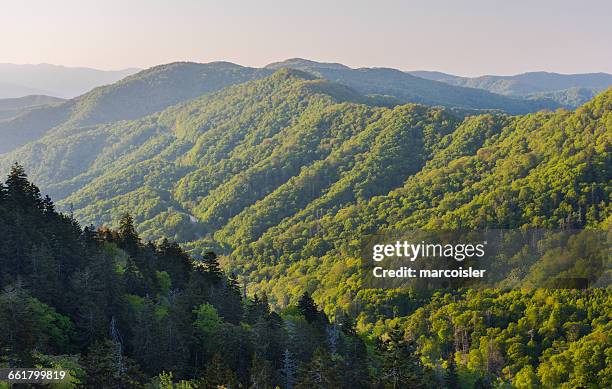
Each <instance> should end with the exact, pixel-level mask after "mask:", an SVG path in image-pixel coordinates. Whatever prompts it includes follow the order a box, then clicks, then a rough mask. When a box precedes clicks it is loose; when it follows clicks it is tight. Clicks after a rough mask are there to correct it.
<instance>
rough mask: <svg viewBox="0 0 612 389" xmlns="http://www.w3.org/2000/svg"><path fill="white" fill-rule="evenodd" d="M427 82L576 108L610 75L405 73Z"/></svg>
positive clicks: (608, 80) (607, 82) (604, 85)
mask: <svg viewBox="0 0 612 389" xmlns="http://www.w3.org/2000/svg"><path fill="white" fill-rule="evenodd" d="M408 73H410V74H412V75H414V76H417V77H421V78H426V79H428V80H435V81H441V82H444V83H447V84H450V85H457V86H465V87H470V88H478V89H484V90H488V91H489V92H493V93H498V94H501V95H507V96H521V97H527V98H549V99H552V100H554V101H556V102H558V103H560V104H561V105H563V106H565V107H571V108H576V107H578V106H580V105H582V104H584V103H585V102H586V101H588V100H590V99H591V98H592V97H593V96H595V95H596V94H597V93H599V92H601V91H603V90H605V89H607V88H608V87H610V86H612V74H607V73H585V74H559V73H549V72H529V73H522V74H516V75H513V76H493V75H490V76H481V77H459V76H454V75H452V74H446V73H441V72H429V71H413V72H408Z"/></svg>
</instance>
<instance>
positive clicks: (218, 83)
mask: <svg viewBox="0 0 612 389" xmlns="http://www.w3.org/2000/svg"><path fill="white" fill-rule="evenodd" d="M282 67H289V68H294V69H299V70H304V71H306V72H309V73H311V74H314V75H315V76H317V77H321V78H324V79H327V80H330V81H333V82H336V83H339V84H342V85H345V86H347V87H350V88H352V89H353V90H355V91H356V92H358V93H361V94H363V95H367V96H370V97H376V98H377V99H379V100H380V101H381V102H382V101H383V100H384V101H385V103H384V104H387V105H389V104H391V105H393V104H400V103H406V102H414V103H421V104H427V105H440V106H445V107H453V108H458V109H468V110H500V111H504V112H508V113H511V114H522V113H528V112H534V111H537V110H540V109H556V108H559V107H561V106H565V107H568V108H573V107H575V106H577V105H578V104H580V103H582V102H584V101H585V100H588V98H590V97H592V95H593V93H594V91H595V90H601V89H603V88H605V86H606V85H607V83H608V78H606V75H601V76H598V77H596V79H593V80H591V78H590V77H589V76H588V75H585V76H584V77H578V76H568V77H567V79H565V78H564V77H565V76H555V77H552V78H551V77H549V79H551V82H550V85H549V86H548V88H547V87H546V86H545V84H546V80H540V81H538V82H532V83H533V84H535V85H537V90H538V91H540V92H538V93H542V95H539V96H536V95H533V94H532V95H525V96H522V95H521V96H519V95H513V93H510V92H508V90H510V89H506V90H505V92H504V93H506V94H510V95H509V96H506V95H501V94H498V93H492V92H490V91H487V90H483V89H479V88H481V87H482V85H481V84H473V85H472V84H469V83H468V82H467V81H466V82H465V84H466V85H468V84H469V85H470V87H465V86H462V85H450V84H449V83H455V84H459V83H460V82H459V81H457V80H455V81H452V82H451V81H449V77H451V76H447V75H445V77H446V78H445V77H441V76H439V75H438V76H436V78H438V79H439V81H438V80H430V79H427V78H420V77H416V76H414V75H411V74H408V73H406V72H402V71H399V70H395V69H388V68H362V69H351V68H349V67H347V66H345V65H342V64H337V63H320V62H314V61H308V60H304V59H299V58H296V59H290V60H287V61H283V62H277V63H273V64H270V65H268V66H266V67H265V68H262V69H256V68H249V67H243V66H240V65H235V64H231V63H227V62H213V63H208V64H199V63H188V62H178V63H173V64H167V65H160V66H156V67H153V68H151V69H147V70H144V71H141V72H138V73H137V74H134V75H132V76H128V77H126V78H124V79H122V80H120V81H117V82H114V83H112V84H110V85H105V86H101V87H98V88H95V89H93V90H91V91H89V92H87V93H85V94H83V95H81V96H79V97H76V98H74V99H71V100H68V101H66V102H64V103H62V104H54V105H52V106H39V107H29V108H33V109H27V110H20V111H12V112H11V113H10V114H9V113H6V114H0V115H2V116H0V136H2V140H3V142H1V143H0V153H5V152H8V151H11V150H13V149H15V148H16V147H19V146H22V145H24V144H26V143H28V142H31V141H34V140H36V139H39V138H40V137H41V136H44V134H46V133H47V131H49V130H50V129H52V128H55V127H62V128H67V127H70V128H74V127H79V126H85V125H95V124H101V123H112V122H115V121H118V120H127V119H135V118H139V117H142V116H145V115H148V114H151V113H153V112H156V111H160V110H162V109H164V108H166V107H168V106H170V105H173V104H176V103H178V102H181V101H186V100H189V99H192V98H196V97H198V96H200V95H203V94H206V93H211V92H214V91H217V90H220V89H222V88H224V87H227V86H230V85H234V84H238V83H242V82H246V81H249V80H253V79H258V78H262V77H266V76H268V75H270V74H272V72H273V71H274V70H276V69H279V68H282ZM133 71H135V70H134V69H128V70H126V71H123V72H101V71H94V70H92V69H81V68H65V67H58V66H53V65H24V66H23V67H22V66H21V65H19V66H17V65H7V64H4V65H0V81H1V77H2V74H4V75H5V77H8V76H7V75H10V78H11V80H13V81H14V80H17V81H20V80H21V81H25V80H29V82H30V84H31V85H33V86H36V87H38V88H46V89H49V88H55V87H57V86H62V87H65V88H68V89H71V90H73V93H76V90H77V89H78V88H81V89H84V88H86V85H85V84H87V82H89V84H88V85H90V84H91V83H92V82H94V81H95V82H96V83H104V82H106V81H108V82H109V83H110V82H112V81H113V80H114V79H116V78H120V77H122V75H123V74H126V73H130V72H133ZM3 72H4V73H3ZM419 74H420V73H419ZM421 76H423V77H425V76H427V77H428V78H433V76H432V75H426V74H421ZM531 78H533V77H531ZM531 78H529V79H531ZM589 80H590V81H589ZM483 85H484V84H483ZM571 85H575V88H574V89H571V90H562V91H556V90H555V88H558V87H566V86H571ZM585 85H586V86H589V87H590V88H592V89H588V90H586V89H584V86H585ZM594 85H595V87H593V86H594ZM471 86H477V87H478V88H472V87H471ZM498 89H499V88H498ZM532 89H533V88H532ZM66 90H67V89H66ZM496 90H497V89H496ZM572 91H573V92H572ZM0 92H1V88H0ZM534 93H535V92H534ZM572 93H573V94H572ZM63 94H64V95H69V93H63Z"/></svg>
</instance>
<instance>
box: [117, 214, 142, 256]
mask: <svg viewBox="0 0 612 389" xmlns="http://www.w3.org/2000/svg"><path fill="white" fill-rule="evenodd" d="M119 239H120V245H121V247H122V248H123V249H125V250H126V251H127V252H128V254H130V255H131V256H132V257H136V256H137V255H138V251H139V248H140V237H139V236H138V233H137V232H136V228H135V227H134V218H133V217H132V215H130V214H129V213H127V212H126V213H124V214H123V215H122V216H121V219H120V220H119Z"/></svg>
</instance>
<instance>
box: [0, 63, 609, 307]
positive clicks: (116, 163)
mask: <svg viewBox="0 0 612 389" xmlns="http://www.w3.org/2000/svg"><path fill="white" fill-rule="evenodd" d="M609 99H610V91H608V92H606V93H604V94H602V95H600V96H599V97H598V98H597V99H595V100H594V101H592V102H590V103H589V104H587V105H586V106H585V107H583V108H581V109H579V110H578V111H577V112H576V113H572V112H568V111H560V112H557V113H551V112H540V113H535V114H530V115H526V116H508V115H506V114H501V113H495V114H484V115H476V116H468V117H464V116H462V115H459V114H458V113H457V112H456V111H454V110H451V109H446V108H442V107H427V106H423V105H418V104H407V105H394V106H388V105H386V104H381V101H380V100H379V99H376V98H373V97H368V96H364V95H362V94H360V93H358V92H357V91H355V90H353V89H350V88H348V87H346V86H344V85H341V84H337V83H334V82H330V81H327V80H323V79H319V78H316V77H314V76H313V75H311V74H310V73H305V72H302V71H297V70H287V69H283V70H279V71H277V72H276V73H274V74H273V75H272V76H269V77H266V78H264V79H258V80H254V81H249V82H247V83H242V84H238V85H234V86H231V87H228V88H225V89H222V90H220V91H218V92H215V93H212V94H209V95H205V96H202V97H199V98H196V99H194V100H192V101H189V102H187V103H180V104H178V105H175V106H172V107H169V108H167V109H165V110H163V111H161V112H159V113H155V114H152V115H149V116H146V117H144V118H141V119H136V120H132V121H120V122H115V123H110V124H102V125H90V126H83V127H78V128H66V129H63V128H59V129H54V130H53V131H51V132H49V133H48V134H47V135H46V136H45V137H43V138H41V139H40V140H39V141H36V142H33V143H30V144H29V145H27V146H26V147H24V148H21V149H19V150H17V151H15V152H12V153H9V154H7V155H5V156H3V157H2V158H0V166H2V168H4V169H7V168H8V166H9V165H10V164H11V163H12V162H13V161H21V162H23V163H24V164H25V165H26V167H27V168H28V169H29V170H30V172H31V175H32V177H34V178H35V179H36V180H38V181H39V182H40V183H41V185H42V186H43V188H44V190H45V191H46V192H49V193H50V194H52V195H53V196H54V197H55V198H57V199H58V200H61V201H60V205H62V206H63V207H65V209H67V208H70V209H72V210H73V212H74V215H75V216H76V217H77V218H79V220H81V221H82V222H84V223H87V224H89V223H93V224H96V225H100V224H110V225H114V224H115V223H116V221H117V220H118V217H119V216H120V215H121V213H123V212H125V211H128V210H129V211H130V212H132V213H133V215H134V217H135V219H136V222H137V225H138V226H139V229H140V231H141V232H142V233H143V235H144V237H145V238H147V239H157V238H159V237H162V236H170V237H173V238H174V239H176V240H179V241H183V242H187V241H194V240H195V241H199V243H196V244H195V246H194V247H196V246H198V245H200V244H204V246H206V244H208V243H206V242H210V241H211V238H213V237H214V240H215V241H216V242H217V243H219V244H221V245H222V246H223V247H225V249H224V250H225V252H226V253H230V252H235V253H244V252H245V251H244V250H248V251H249V252H251V250H255V251H252V256H250V255H251V254H249V256H246V257H249V258H250V257H255V258H260V261H258V262H257V263H259V264H263V263H267V261H268V260H269V256H270V255H271V254H270V251H269V250H273V251H274V250H275V249H269V248H267V247H268V246H269V245H272V247H275V245H276V244H277V243H274V242H280V241H282V240H283V239H287V240H288V241H291V240H292V239H293V238H292V237H293V236H295V234H296V233H298V234H306V235H305V236H308V234H307V233H308V231H313V229H315V230H317V229H318V228H319V227H317V225H319V223H322V222H319V221H317V220H319V219H321V218H322V219H323V220H328V221H329V222H330V223H336V221H334V220H335V218H336V217H339V216H337V215H343V216H342V217H341V218H340V219H339V220H340V221H338V223H340V225H342V223H343V222H344V219H343V218H344V217H345V215H347V214H351V213H353V212H354V211H355V210H359V211H360V212H361V211H364V210H367V209H369V208H368V207H369V205H368V204H369V202H370V201H372V199H374V198H377V199H378V200H377V201H380V199H381V197H379V196H391V193H393V191H394V190H400V188H402V186H404V185H413V186H414V187H412V186H408V188H411V189H410V190H408V189H406V191H407V192H406V193H405V194H402V195H400V198H399V199H396V198H395V197H394V196H396V195H393V196H391V197H390V198H389V200H388V201H389V202H390V203H389V204H388V205H385V206H384V207H383V209H381V210H379V214H380V215H388V216H386V217H383V216H376V212H372V214H370V215H368V216H367V217H366V216H363V219H364V220H370V222H371V223H372V222H373V221H374V220H380V218H381V217H382V218H383V220H386V219H388V220H395V218H397V217H398V215H404V216H403V219H402V220H404V222H406V223H407V221H408V220H413V219H412V218H415V219H414V223H415V225H428V223H434V224H436V223H442V224H444V223H450V220H454V219H453V218H461V217H462V216H457V215H455V214H456V213H458V212H459V213H460V212H468V213H470V212H473V209H472V208H473V207H477V206H478V204H479V203H478V202H477V201H481V200H482V201H485V200H486V201H487V202H488V203H487V206H489V207H491V208H492V209H499V210H500V211H499V212H500V214H503V215H507V214H508V212H510V209H512V210H514V211H513V212H519V210H520V211H521V212H523V211H522V209H523V208H521V207H518V208H517V207H516V205H515V204H514V205H507V206H508V207H510V208H509V210H506V211H502V209H504V208H503V207H505V206H506V205H504V204H506V202H508V201H510V200H509V199H508V197H507V196H506V195H503V194H502V193H501V192H498V191H501V190H502V189H503V190H505V191H507V193H513V189H511V187H508V188H505V187H504V185H505V184H504V182H499V181H496V177H511V178H512V179H511V180H522V181H521V182H523V181H525V182H526V183H532V181H533V183H534V185H535V183H539V184H538V185H540V184H542V185H544V186H542V187H534V188H533V189H531V190H532V192H531V193H532V194H533V195H534V196H536V193H538V195H537V196H539V197H536V198H538V199H539V198H541V197H542V196H552V194H550V193H549V192H547V191H550V190H552V189H551V188H550V187H548V186H547V185H549V184H547V183H548V182H550V180H551V178H550V177H548V176H546V174H553V175H554V176H555V179H556V180H557V181H558V180H561V179H562V178H563V177H565V176H564V175H560V174H559V173H554V172H556V171H557V170H554V169H560V171H564V172H573V170H572V169H574V168H576V169H578V167H580V166H582V165H581V163H586V162H584V158H586V156H587V155H590V157H589V158H590V162H589V163H588V164H587V165H586V166H591V167H590V169H599V172H598V173H596V172H590V171H589V170H585V171H583V170H580V169H582V168H580V169H579V170H577V171H576V172H575V174H574V173H572V174H574V175H570V176H568V177H566V178H567V180H569V181H568V182H565V183H564V185H563V188H567V189H563V190H561V191H560V192H558V193H557V194H555V196H557V200H555V202H556V204H557V206H558V209H557V210H555V211H554V212H553V210H550V209H548V208H542V209H540V211H538V212H544V214H542V215H541V216H538V217H542V218H543V219H542V220H546V223H548V224H546V225H547V226H549V225H552V226H555V225H556V223H558V222H559V221H560V220H563V219H564V218H565V217H566V216H567V215H566V214H567V213H568V212H570V210H571V212H570V213H572V212H573V213H580V219H581V220H582V222H583V223H586V222H587V220H589V221H588V223H595V224H596V223H598V222H600V220H599V219H597V217H596V216H594V215H591V218H592V220H591V219H589V218H588V217H587V216H586V213H587V212H588V210H589V207H591V206H592V205H593V204H598V202H599V201H600V200H601V199H603V198H605V193H607V192H606V191H607V190H608V189H606V187H605V186H603V187H601V189H598V191H600V192H597V193H599V194H597V195H596V196H595V195H593V197H591V198H589V199H586V200H584V203H580V212H579V211H578V210H577V209H576V208H577V207H578V203H575V201H577V200H575V199H572V200H571V202H570V203H568V204H567V205H564V206H563V207H560V206H559V204H563V199H564V198H565V197H566V196H570V194H569V192H568V194H565V191H569V190H570V188H573V187H579V188H582V185H591V184H593V185H602V184H601V183H602V182H606V181H605V179H606V178H605V177H606V176H605V175H606V174H609V171H608V170H609V169H606V166H607V165H606V159H605V158H606V154H605V152H606V150H607V147H608V146H607V141H606V137H605V131H604V128H605V126H603V125H601V126H600V127H597V126H598V125H599V124H603V123H605V120H606V118H607V117H608V115H609V112H608V111H609V108H610V107H609V104H610V103H609ZM581 121H582V122H585V121H586V122H589V123H593V124H592V126H591V125H589V127H588V128H584V127H576V126H575V124H574V123H576V122H581ZM562 129H563V130H562ZM563 131H564V132H565V133H563ZM587 131H591V132H592V133H590V134H587ZM602 131H603V132H602ZM562 139H563V141H562ZM572 142H574V143H573V144H574V146H572V147H573V148H574V149H570V150H568V151H567V153H568V154H567V155H565V154H563V152H560V151H559V150H563V149H564V148H565V147H569V146H567V145H569V144H570V143H572ZM585 142H587V143H585ZM593 145H600V146H597V147H595V146H593ZM481 149H482V150H481ZM515 149H516V150H515ZM491 153H493V154H491ZM589 153H590V154H589ZM489 155H492V156H490V158H489V159H487V158H485V157H486V156H489ZM574 155H576V157H575V160H574V159H572V158H570V156H574ZM466 158H467V159H466ZM455 161H457V162H455ZM460 161H461V162H460ZM501 161H514V162H507V163H502V162H501ZM466 163H467V164H468V165H467V166H466V167H465V169H468V168H469V169H472V168H473V167H472V165H471V164H475V165H476V166H478V167H479V168H478V169H485V170H482V171H481V170H475V171H472V170H469V169H468V170H466V171H463V170H459V171H457V172H455V171H454V170H452V169H451V170H449V169H448V168H446V166H450V167H453V168H458V167H463V165H464V164H466ZM513 163H514V165H513ZM564 164H565V165H564ZM602 164H603V165H602ZM511 166H514V167H513V168H512V169H514V170H512V169H511V170H510V171H506V169H507V168H509V167H511ZM553 167H554V168H553ZM434 168H435V169H434ZM486 169H488V170H486ZM547 169H553V170H547ZM530 172H532V173H533V177H531V176H529V174H528V173H530ZM543 174H544V175H543ZM601 174H604V176H602V175H601ZM432 175H433V176H432ZM449 175H450V176H451V177H452V176H453V175H458V176H459V177H463V178H462V182H472V183H473V185H472V186H469V187H466V188H459V187H454V186H451V187H446V186H445V185H455V184H452V183H453V181H450V182H448V183H447V184H444V183H445V182H446V181H445V178H444V177H449ZM524 175H527V176H524ZM464 176H465V177H464ZM415 177H418V178H415ZM508 179H509V180H510V178H508ZM580 180H587V181H586V182H582V181H580ZM588 180H591V181H588ZM437 185H442V187H441V189H440V191H441V192H440V193H447V196H449V199H448V200H445V201H443V202H442V203H441V204H443V205H444V208H440V209H437V208H436V207H438V205H436V204H437V203H431V201H432V199H430V197H431V198H435V199H436V200H435V201H437V202H438V201H441V198H439V197H438V196H435V195H434V194H432V193H430V192H428V190H429V189H426V188H435V187H436V186H437ZM529 185H531V184H529ZM550 185H552V183H550ZM477 188H478V190H480V191H481V192H475V190H476V189H477ZM555 190H556V189H555ZM575 190H578V189H575ZM575 190H574V191H575ZM580 190H582V189H580ZM542 191H544V192H542ZM422 192H423V193H425V194H423V196H425V197H424V198H418V197H414V198H413V196H417V195H418V194H419V193H422ZM455 192H458V193H455ZM540 192H542V193H540ZM400 193H403V192H402V191H401V190H400ZM594 193H595V192H594ZM402 196H404V197H406V199H410V200H409V202H408V203H407V204H420V206H426V205H427V206H428V207H430V208H431V209H428V208H424V209H412V208H411V207H408V208H407V209H405V210H404V209H402V208H400V209H397V211H396V213H395V214H393V213H388V212H390V211H389V210H392V209H394V204H395V202H396V201H397V202H398V203H399V204H403V201H404V200H401V198H403V197H402ZM453 196H457V197H456V198H453ZM515 196H518V197H519V198H520V196H519V194H515ZM571 196H574V195H571ZM602 196H603V197H602ZM451 198H453V199H452V200H451ZM493 199H497V200H493ZM406 201H408V200H406ZM474 201H476V202H474ZM491 201H493V202H494V203H495V204H490V203H489V202H491ZM538 201H543V200H538ZM580 201H583V200H580ZM593 201H594V202H595V203H593ZM355 204H359V206H358V207H356V208H355ZM428 204H429V205H428ZM449 204H453V206H452V207H451V208H450V209H447V208H446V207H449ZM527 204H529V202H528V203H527ZM526 206H527V205H524V207H526ZM376 207H378V205H376ZM440 207H442V205H440ZM462 207H464V208H462ZM451 209H455V211H452V212H451ZM443 210H445V211H444V212H448V213H449V215H448V216H445V214H444V212H443ZM424 212H426V213H427V214H428V215H429V216H428V218H427V219H424V220H420V219H418V217H420V216H419V215H422V214H423V213H424ZM453 212H454V213H453ZM530 212H531V213H532V215H531V216H529V217H526V216H520V215H514V216H513V217H515V218H516V219H508V220H506V219H499V220H497V219H495V218H493V219H490V218H491V217H493V216H492V215H481V216H479V217H481V218H484V219H483V220H485V221H486V223H489V224H491V225H500V226H521V225H523V224H526V225H531V224H535V225H539V224H540V223H542V222H538V221H537V220H538V217H536V215H538V214H537V212H536V211H530ZM534 212H535V213H534ZM548 212H549V213H548ZM453 215H455V216H453ZM463 217H466V216H463ZM506 217H510V216H506ZM572 217H573V216H572ZM354 218H355V219H354V221H355V222H357V221H358V220H361V219H362V217H361V216H360V217H358V216H357V215H354ZM446 218H449V219H448V220H449V221H445V220H447V219H446ZM477 219H478V218H477V217H476V215H471V213H470V217H469V218H468V220H471V222H472V223H476V222H474V220H477ZM487 220H488V221H487ZM510 220H512V221H510ZM598 220H599V221H598ZM387 222H388V221H387ZM508 223H510V224H508ZM354 227H355V228H357V229H359V228H358V227H357V226H354ZM324 230H325V231H338V226H336V225H335V224H330V225H329V226H326V227H325V229H324ZM298 231H299V232H298ZM286 233H288V234H289V235H287V236H285V234H286ZM333 236H334V239H335V238H336V237H342V236H344V235H343V233H341V232H338V234H334V235H333ZM202 238H206V239H204V240H201V239H202ZM314 242H318V243H316V244H315V243H314ZM215 244H216V243H215ZM295 244H297V243H296V242H294V243H292V244H290V245H289V246H287V247H291V249H283V250H288V251H285V253H286V254H282V252H280V253H279V254H278V255H280V257H279V258H280V259H278V258H277V260H281V259H282V260H283V261H285V260H288V259H287V258H289V257H284V256H283V255H290V254H289V253H291V255H290V257H291V258H293V259H295V258H302V259H307V258H309V257H311V256H312V255H314V254H313V253H315V252H316V253H318V254H317V255H324V254H325V253H326V252H328V250H331V249H332V248H333V247H334V244H335V243H334V242H325V240H322V241H320V242H319V240H318V238H317V239H314V238H313V239H308V238H305V239H303V240H302V241H301V243H300V246H299V247H298V246H295ZM302 244H303V245H305V246H304V247H302V246H301V245H302ZM312 245H315V246H316V247H318V248H316V249H315V248H314V246H312ZM301 250H305V251H301ZM312 250H315V251H312ZM265 258H268V259H265ZM293 259H291V260H290V261H293ZM252 266H254V264H253V263H251V264H249V265H248V266H247V265H246V264H245V265H244V268H243V270H244V271H246V270H245V269H246V268H251V267H252ZM266 266H267V265H266ZM278 274H280V273H278ZM267 292H269V294H270V298H272V299H274V298H276V297H275V294H274V293H273V291H272V290H267Z"/></svg>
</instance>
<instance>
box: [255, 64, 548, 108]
mask: <svg viewBox="0 0 612 389" xmlns="http://www.w3.org/2000/svg"><path fill="white" fill-rule="evenodd" d="M280 67H289V68H294V69H299V70H304V71H307V72H310V73H313V74H315V75H317V76H319V77H322V78H325V79H327V80H330V81H333V82H337V83H340V84H344V85H347V86H350V87H351V88H353V89H355V90H357V91H358V92H360V93H363V94H367V95H369V94H376V95H389V96H394V97H396V98H398V99H400V100H401V101H402V102H405V103H407V102H410V103H420V104H427V105H442V106H446V107H461V108H470V109H497V110H502V111H505V112H508V113H511V114H521V113H527V112H534V111H537V110H540V109H547V108H548V109H554V108H557V107H558V105H557V104H555V103H553V102H552V101H551V100H546V99H541V100H540V99H535V100H530V101H526V100H524V99H513V98H509V97H504V96H500V95H498V94H494V93H487V92H485V91H482V90H479V89H476V88H474V87H472V86H470V85H459V84H457V85H456V86H459V87H449V85H448V84H447V83H444V82H438V81H437V80H433V81H436V82H432V80H427V79H424V78H421V77H416V76H413V75H411V74H408V73H406V72H402V71H400V70H396V69H389V68H360V69H351V68H349V67H346V66H344V65H340V64H329V63H319V62H314V61H309V60H304V59H300V58H295V59H289V60H287V61H283V62H277V63H273V64H270V65H268V66H267V68H271V69H278V68H280Z"/></svg>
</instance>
